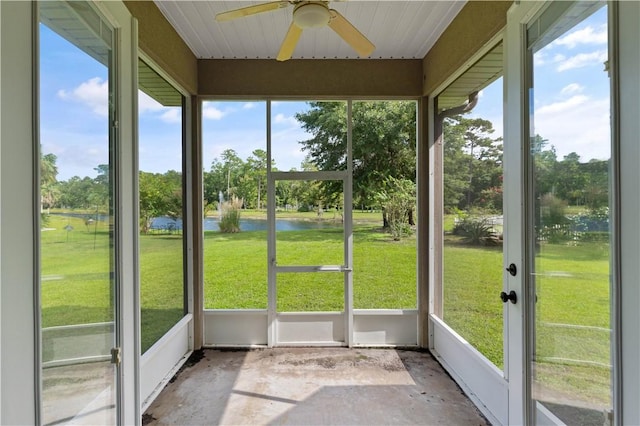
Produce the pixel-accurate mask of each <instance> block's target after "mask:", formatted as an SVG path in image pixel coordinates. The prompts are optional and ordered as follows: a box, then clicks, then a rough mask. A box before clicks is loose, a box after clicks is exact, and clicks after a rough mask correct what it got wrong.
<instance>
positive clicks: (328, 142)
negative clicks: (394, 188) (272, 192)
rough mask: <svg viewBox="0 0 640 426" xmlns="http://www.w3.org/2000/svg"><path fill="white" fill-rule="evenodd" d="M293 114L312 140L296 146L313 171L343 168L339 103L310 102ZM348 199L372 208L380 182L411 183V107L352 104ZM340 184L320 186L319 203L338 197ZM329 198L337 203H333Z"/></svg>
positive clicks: (408, 104) (413, 108)
mask: <svg viewBox="0 0 640 426" xmlns="http://www.w3.org/2000/svg"><path fill="white" fill-rule="evenodd" d="M309 106H310V109H309V110H308V111H306V112H302V113H298V114H296V119H297V120H298V121H299V122H300V123H301V124H302V128H303V129H304V130H305V131H307V132H308V133H310V134H312V135H313V138H311V139H308V140H305V141H300V143H301V144H302V146H303V149H304V150H305V151H306V152H307V154H308V160H309V162H311V163H313V164H314V165H315V166H316V167H317V169H318V170H345V169H346V168H347V164H346V161H347V119H346V112H347V111H346V108H345V104H344V103H343V102H310V103H309ZM352 114H353V123H354V127H353V134H352V155H353V195H354V202H355V204H357V205H362V206H373V205H374V204H375V194H376V193H378V192H379V191H380V190H382V188H383V186H384V182H383V180H384V178H385V177H388V176H391V177H393V178H397V179H408V180H410V181H411V182H415V178H416V167H415V165H416V143H415V142H416V103H415V102H409V101H387V102H354V103H353V110H352ZM340 185H341V183H340V182H331V181H327V182H323V183H322V191H323V193H324V195H323V198H324V200H325V201H326V202H328V203H330V204H332V203H335V202H337V201H336V200H337V198H336V197H338V196H339V194H341V193H342V187H341V186H340ZM334 198H335V199H336V200H334Z"/></svg>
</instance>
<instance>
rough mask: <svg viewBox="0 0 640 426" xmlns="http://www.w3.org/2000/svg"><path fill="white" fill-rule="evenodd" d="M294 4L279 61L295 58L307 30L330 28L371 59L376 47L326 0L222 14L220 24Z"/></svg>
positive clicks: (284, 0)
mask: <svg viewBox="0 0 640 426" xmlns="http://www.w3.org/2000/svg"><path fill="white" fill-rule="evenodd" d="M289 5H293V6H294V8H293V20H292V22H291V25H290V26H289V30H288V31H287V34H286V35H285V38H284V40H283V42H282V45H281V46H280V52H278V55H277V56H276V59H277V60H278V61H286V60H288V59H291V56H292V55H293V51H294V50H295V47H296V45H297V43H298V40H299V39H300V36H301V35H302V30H303V29H306V28H319V27H329V28H331V29H332V30H333V31H335V33H336V34H338V35H339V36H340V37H341V38H342V39H343V40H344V41H345V42H346V43H347V44H348V45H349V46H351V48H352V49H353V50H355V51H356V53H358V55H359V56H360V57H362V58H366V57H368V56H371V54H372V53H373V51H374V50H375V48H376V47H375V46H374V44H373V43H371V42H370V41H369V40H368V39H367V38H366V37H365V36H364V35H363V34H362V33H361V32H360V31H358V29H357V28H356V27H354V26H353V24H351V23H350V22H349V21H348V20H347V19H346V18H345V17H344V16H342V15H341V14H340V13H339V12H338V11H337V10H335V9H329V2H328V1H326V0H315V1H314V0H309V1H304V0H281V1H271V2H267V3H261V4H257V5H254V6H248V7H243V8H240V9H235V10H230V11H227V12H221V13H218V14H217V15H216V21H218V22H224V21H230V20H232V19H236V18H244V17H246V16H250V15H256V14H258V13H263V12H269V11H272V10H276V9H281V8H284V7H287V6H289Z"/></svg>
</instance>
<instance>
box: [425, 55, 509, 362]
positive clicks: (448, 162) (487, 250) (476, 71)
mask: <svg viewBox="0 0 640 426" xmlns="http://www.w3.org/2000/svg"><path fill="white" fill-rule="evenodd" d="M501 74H502V44H499V45H498V46H496V47H495V48H494V49H492V50H491V51H490V52H489V53H487V55H485V56H484V57H483V58H482V59H480V61H478V62H477V63H476V64H475V65H474V66H473V67H472V68H471V69H470V70H469V71H468V72H467V73H465V74H463V75H462V76H461V77H460V78H459V79H458V80H456V81H455V82H454V83H453V84H452V85H451V86H450V87H449V88H447V89H446V90H445V91H444V92H443V93H442V94H440V95H439V96H438V109H439V110H440V111H447V110H450V109H451V108H455V107H456V106H457V105H461V104H463V103H464V102H465V99H466V98H467V97H468V94H469V86H470V85H471V84H475V85H476V87H478V86H479V88H481V90H480V92H479V95H478V102H477V105H476V106H475V107H474V108H473V109H472V110H471V112H468V113H466V114H457V115H456V114H454V115H451V114H449V113H446V115H447V116H448V117H447V118H445V119H444V122H443V143H442V152H443V154H442V158H443V160H442V161H443V187H442V193H443V196H442V198H443V210H444V221H443V222H444V223H443V235H442V238H443V240H442V241H443V246H442V258H443V259H442V260H443V271H442V285H443V289H442V292H443V293H442V294H443V304H442V319H443V320H444V321H445V322H446V323H447V324H448V325H449V326H450V327H451V328H453V329H454V330H455V331H456V333H458V334H459V335H460V336H461V337H462V338H463V339H465V340H466V341H467V342H469V344H471V345H472V346H473V347H474V348H475V349H477V350H478V351H479V352H480V353H481V354H482V355H483V356H484V357H486V358H487V359H488V360H489V361H490V362H492V363H493V364H494V365H495V366H497V367H498V368H500V369H502V368H503V365H504V344H503V342H504V337H503V329H504V320H503V309H504V308H503V305H502V303H501V301H500V299H499V297H498V295H499V294H500V292H501V291H502V287H503V271H504V269H503V266H502V265H503V254H502V250H503V244H502V242H503V234H502V231H503V197H502V173H503V169H502V121H503V111H502V102H503V96H502V92H503V90H502V86H503V81H502V78H501V77H500V75H501ZM487 79H488V81H487ZM487 84H488V85H487Z"/></svg>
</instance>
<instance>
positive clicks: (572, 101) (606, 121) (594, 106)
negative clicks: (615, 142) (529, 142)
mask: <svg viewBox="0 0 640 426" xmlns="http://www.w3.org/2000/svg"><path fill="white" fill-rule="evenodd" d="M534 126H535V133H537V134H539V135H541V136H542V137H543V138H545V139H548V140H549V144H550V145H553V146H554V147H555V148H556V150H557V153H558V158H562V157H563V156H565V155H567V154H569V153H570V152H576V153H578V154H579V155H580V157H581V158H582V160H583V161H588V160H590V159H593V158H595V159H599V160H604V159H608V158H609V157H610V155H611V154H610V150H611V147H610V135H611V130H610V129H611V126H610V112H609V98H599V99H592V98H588V97H587V96H583V95H577V96H573V97H571V98H569V99H568V100H565V101H562V102H557V103H554V104H550V105H545V106H542V107H540V108H538V109H536V111H535V114H534Z"/></svg>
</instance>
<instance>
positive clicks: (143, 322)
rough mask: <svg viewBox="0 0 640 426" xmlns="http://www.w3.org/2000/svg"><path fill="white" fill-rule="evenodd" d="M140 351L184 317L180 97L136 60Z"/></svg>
mask: <svg viewBox="0 0 640 426" xmlns="http://www.w3.org/2000/svg"><path fill="white" fill-rule="evenodd" d="M138 85H139V90H138V109H139V111H138V114H139V117H138V123H139V126H138V129H139V137H138V139H139V148H138V163H139V168H140V170H139V172H138V190H139V197H140V205H139V208H140V225H139V226H140V260H139V262H140V309H141V312H140V332H141V333H140V335H141V346H142V353H144V352H146V351H147V349H149V348H150V347H151V345H153V344H154V343H155V342H156V341H157V340H158V339H160V338H161V337H162V336H163V335H164V334H165V333H166V332H167V331H169V329H171V327H173V326H174V325H175V324H176V323H177V322H178V321H179V320H180V319H181V318H182V317H183V316H184V314H185V297H184V295H185V284H184V281H185V274H184V268H183V264H184V242H183V241H184V240H183V229H184V222H183V200H184V197H183V190H182V189H183V185H184V183H183V171H182V152H183V143H182V141H183V122H182V119H183V116H182V102H183V98H182V95H181V94H180V92H178V91H177V90H176V89H175V88H174V87H173V86H171V85H170V84H169V83H168V82H167V81H166V80H165V79H164V78H162V77H161V76H160V75H158V74H157V73H156V72H155V71H154V70H153V69H151V67H149V65H147V64H146V63H144V62H143V61H141V60H140V61H138Z"/></svg>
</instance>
